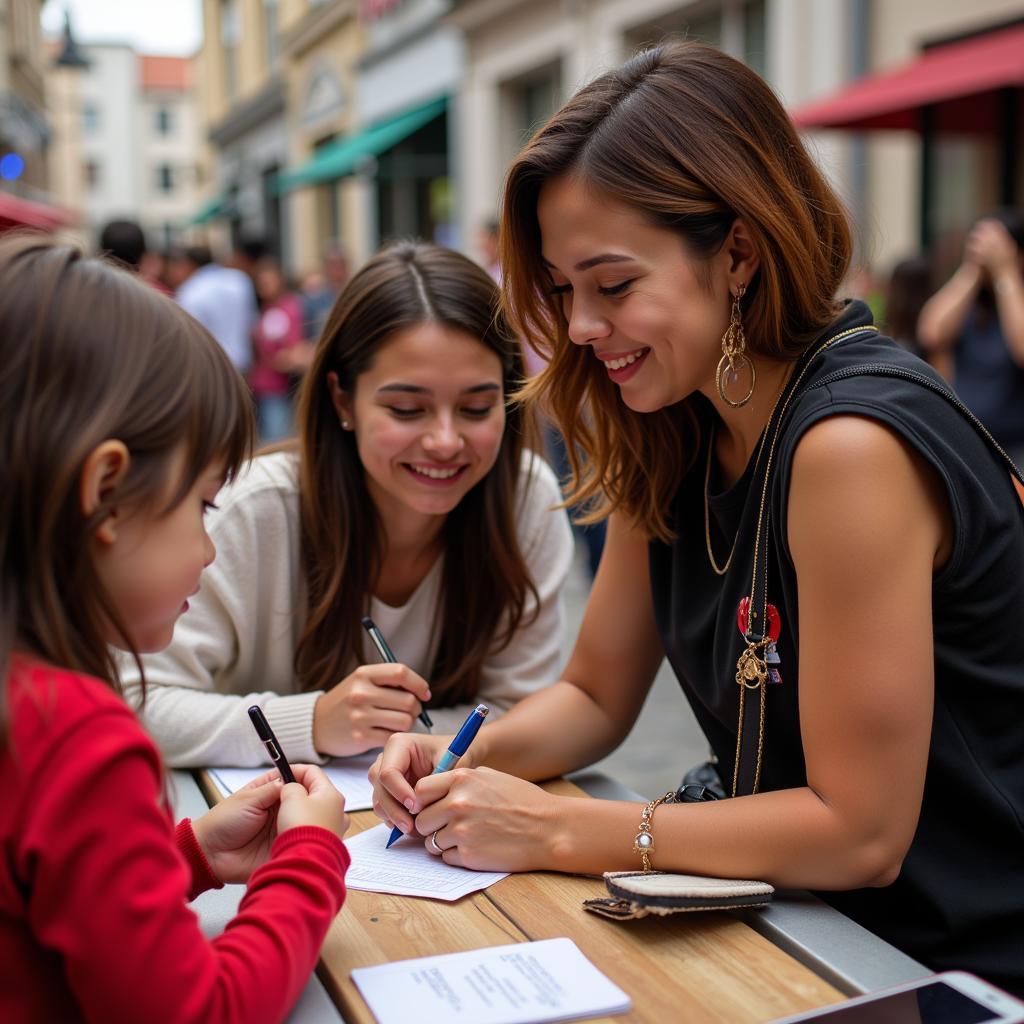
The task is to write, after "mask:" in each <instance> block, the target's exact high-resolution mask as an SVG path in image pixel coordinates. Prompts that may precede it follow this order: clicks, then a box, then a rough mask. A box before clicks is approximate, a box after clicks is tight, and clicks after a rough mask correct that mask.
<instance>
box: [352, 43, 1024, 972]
mask: <svg viewBox="0 0 1024 1024" xmlns="http://www.w3.org/2000/svg"><path fill="white" fill-rule="evenodd" d="M502 239H503V261H502V264H503V267H504V270H505V279H504V286H505V288H506V292H507V303H508V309H509V313H510V317H511V320H512V323H513V325H514V326H515V328H516V329H517V331H518V332H519V333H520V334H521V335H522V336H523V337H525V338H526V339H527V340H528V341H530V342H531V343H533V344H535V345H538V346H540V347H541V348H542V349H544V350H545V351H546V352H548V353H549V354H550V362H549V364H548V366H547V368H546V369H545V370H544V372H543V373H542V374H541V375H540V377H539V378H538V379H537V380H536V381H535V382H532V383H531V385H530V387H529V388H528V390H527V393H526V396H525V397H526V399H527V400H528V401H529V400H536V401H539V402H542V403H543V404H544V405H545V406H546V408H547V409H548V410H549V411H550V412H551V414H552V415H553V416H554V418H555V420H556V421H557V423H558V425H559V427H560V428H561V430H562V431H563V432H564V434H565V436H566V440H567V448H568V450H569V452H570V453H575V452H579V453H580V454H579V456H578V458H577V463H576V466H575V489H574V491H573V493H572V495H571V496H570V500H573V501H587V500H590V501H598V502H601V503H602V505H601V510H600V514H603V515H606V516H608V521H609V529H608V543H607V547H606V549H605V553H604V557H603V560H602V562H601V567H600V569H599V571H598V574H597V578H596V581H595V584H594V588H593V591H592V592H591V596H590V601H589V604H588V607H587V611H586V615H585V618H584V621H583V626H582V629H581V632H580V635H579V639H578V642H577V644H576V648H575V650H574V652H573V654H572V657H571V659H570V661H569V663H568V665H567V667H566V668H565V670H564V674H563V676H562V679H561V681H559V682H557V683H555V684H554V685H553V686H550V687H548V688H547V689H545V690H543V691H541V692H540V693H538V694H537V695H536V696H533V697H530V698H529V699H527V700H525V701H523V702H522V703H521V704H520V705H519V706H518V707H516V708H515V709H514V711H512V712H511V713H510V714H508V715H507V716H505V718H504V719H503V720H502V721H501V722H498V723H496V724H495V725H493V726H488V728H487V729H484V730H483V731H482V732H481V734H480V737H479V739H478V740H477V742H476V743H475V744H474V746H473V747H472V749H471V750H470V752H469V754H468V755H467V758H466V759H464V761H463V764H464V765H466V767H460V768H458V769H456V770H455V771H453V772H449V773H446V774H443V775H434V776H431V775H430V774H429V773H430V771H431V768H432V766H433V765H434V764H436V762H437V760H438V758H439V757H440V756H441V754H442V752H443V750H444V742H445V741H444V738H441V737H421V736H398V737H394V738H392V739H391V740H390V741H389V742H388V744H387V746H386V747H385V749H384V752H383V754H382V755H381V758H380V759H379V761H378V762H377V764H376V765H375V766H374V769H373V770H372V772H371V776H372V777H373V779H374V781H375V786H376V797H377V802H378V805H379V806H380V809H381V813H382V814H383V815H384V816H385V817H386V818H387V819H388V820H389V821H391V822H393V823H394V824H396V825H397V826H398V827H399V828H401V829H402V830H403V831H411V830H413V829H415V830H416V831H418V832H419V833H420V834H422V835H426V836H431V837H432V842H428V844H427V848H428V849H430V850H431V851H432V852H441V853H442V855H443V857H444V859H445V860H446V861H448V862H450V863H453V864H463V865H467V866H469V867H473V868H486V869H499V870H528V869H548V870H562V871H573V872H586V873H599V872H601V871H610V870H628V869H637V870H641V869H647V868H648V867H653V868H655V869H659V870H662V871H675V872H684V873H689V874H697V875H714V876H727V877H732V878H741V879H742V878H760V879H764V880H766V881H769V882H771V883H773V884H775V885H777V886H780V887H787V888H788V887H797V888H806V889H813V890H817V891H819V892H821V893H822V894H823V896H824V897H825V898H826V899H827V900H829V901H830V902H831V903H833V904H834V905H835V906H837V907H839V908H840V909H842V910H843V911H844V912H846V913H848V914H850V915H851V916H852V917H854V918H855V919H856V920H858V921H860V922H861V923H863V924H864V925H866V926H867V927H868V928H870V929H872V930H874V931H876V932H878V933H879V934H880V935H882V936H883V937H885V938H886V939H888V940H890V941H891V942H893V943H894V944H896V945H897V946H899V947H901V948H902V949H904V950H906V951H907V952H908V953H910V954H911V955H913V956H916V957H918V958H919V959H921V960H923V961H924V962H925V963H927V964H929V965H930V966H932V967H935V968H940V967H959V968H966V969H969V970H974V971H976V972H978V973H981V974H984V975H987V976H988V977H990V978H991V979H993V980H994V981H996V982H997V983H1001V984H1003V985H1004V986H1006V987H1008V988H1012V989H1015V990H1016V991H1018V992H1020V991H1021V990H1022V988H1024V886H1022V885H1021V884H1020V880H1021V877H1022V875H1021V871H1022V868H1024V861H1022V853H1021V851H1022V850H1024V830H1022V821H1024V714H1022V712H1024V673H1022V670H1021V666H1022V664H1024V632H1022V631H1021V629H1020V622H1021V617H1022V616H1024V575H1022V573H1021V565H1024V510H1022V505H1021V500H1020V498H1019V497H1018V495H1017V493H1016V492H1015V487H1014V480H1015V479H1016V478H1015V476H1014V474H1015V472H1016V471H1015V470H1013V469H1012V465H1011V463H1010V462H1009V460H1008V459H1006V457H1005V455H1004V454H1003V453H1002V451H1001V449H999V448H998V446H997V445H996V444H995V443H994V442H993V441H992V439H991V437H990V436H989V435H988V433H987V431H986V430H985V428H984V427H983V426H982V425H981V424H980V423H978V422H977V421H976V420H974V419H973V418H972V417H971V415H970V413H968V412H967V411H966V409H965V408H963V407H962V405H961V404H960V403H959V402H958V400H957V399H956V398H955V396H953V395H952V394H951V393H950V392H948V390H947V389H946V387H945V385H944V384H943V382H942V380H941V378H939V377H938V376H937V375H936V374H935V373H934V372H933V371H931V370H930V369H929V368H928V367H927V366H926V365H925V364H923V363H922V362H920V361H919V360H917V359H916V358H915V357H913V356H912V355H910V354H909V353H907V352H905V351H903V350H902V349H900V348H899V347H898V346H896V345H895V344H894V343H892V342H891V341H890V340H888V339H886V338H882V337H880V336H879V335H878V332H877V331H876V329H875V328H874V327H873V325H872V324H871V319H870V314H869V312H868V310H867V308H866V306H864V305H863V304H862V303H859V302H850V303H846V304H843V303H840V302H837V301H836V298H835V296H836V291H837V289H838V287H839V285H840V282H841V281H842V279H843V276H844V274H845V272H846V269H847V266H848V263H849V255H850V231H849V228H848V224H847V220H846V216H845V214H844V212H843V210H842V207H841V205H840V203H839V202H838V200H837V199H836V197H835V195H834V194H833V192H832V191H831V189H830V188H829V187H828V185H827V184H826V182H825V180H824V179H823V177H822V176H821V174H820V173H819V172H818V170H817V169H816V168H815V167H814V165H813V163H812V161H811V160H810V158H809V157H808V155H807V153H806V151H805V149H804V147H803V145H802V143H801V142H800V140H799V138H798V137H797V135H796V132H795V131H794V128H793V126H792V124H791V123H790V121H789V119H788V117H787V116H786V113H785V111H784V110H783V109H782V107H781V105H780V104H779V102H778V100H777V98H776V97H775V96H774V94H773V93H772V92H771V90H770V89H769V88H768V87H767V86H766V85H765V83H764V82H762V81H761V79H759V78H758V77H757V76H756V75H755V74H754V73H753V72H751V71H750V70H749V69H747V68H746V67H744V66H743V65H742V64H740V63H738V62H737V61H735V60H733V59H731V58H729V57H727V56H725V55H724V54H721V53H719V52H718V51H716V50H714V49H712V48H709V47H705V46H701V45H698V44H693V43H683V44H674V45H667V46H664V47H659V48H656V49H653V50H650V51H647V52H644V53H641V54H639V55H638V56H636V57H634V58H633V59H632V60H630V61H629V62H628V63H626V64H625V65H624V66H623V67H621V68H619V69H617V70H615V71H612V72H609V73H607V74H605V75H603V76H601V77H600V78H598V79H597V80H596V81H594V82H592V83H591V84H589V85H587V86H585V87H584V88H583V89H582V90H581V91H580V92H579V93H577V95H576V96H574V97H573V98H572V99H571V100H569V102H568V103H567V104H566V105H565V107H564V108H563V109H562V110H560V111H559V112H558V113H556V114H555V115H554V116H553V117H552V118H551V120H550V121H549V122H548V123H547V124H546V125H545V126H544V127H543V128H541V129H540V130H539V131H538V133H537V134H536V135H535V136H534V138H533V139H532V140H531V141H530V142H529V144H528V145H527V146H526V148H525V149H524V150H523V152H522V153H521V154H520V155H519V157H518V158H517V159H516V160H515V161H514V163H513V165H512V167H511V169H510V171H509V175H508V179H507V184H506V190H505V197H504V208H503V224H502ZM584 411H585V412H586V414H585V415H584ZM1017 482H1018V483H1019V480H1018V481H1017ZM666 656H667V657H668V659H669V661H670V663H671V665H672V667H673V668H674V670H675V672H676V674H677V676H678V678H679V681H680V684H681V685H682V687H683V689H684V691H685V693H686V695H687V697H688V699H689V700H690V703H691V704H692V706H693V709H694V711H695V713H696V715H697V717H698V719H699V721H700V723H701V725H702V727H703V729H704V731H705V733H706V735H707V738H708V740H709V742H710V744H711V747H712V749H713V751H714V753H715V755H716V760H717V767H718V770H719V771H720V773H721V777H722V783H723V788H724V790H725V792H726V793H727V794H728V795H730V796H732V797H734V798H733V799H717V800H714V799H712V800H706V799H702V800H699V801H693V798H694V797H695V796H701V797H707V796H709V795H711V792H709V791H707V790H703V789H702V787H686V788H685V789H684V788H682V787H681V788H680V790H678V791H674V792H672V793H669V794H666V796H665V797H659V798H657V799H655V800H652V801H651V802H650V803H649V804H648V805H647V806H646V807H644V806H643V805H642V804H629V803H613V802H604V801H583V800H572V799H566V798H562V797H557V796H552V795H549V794H547V793H545V792H544V791H542V790H541V789H539V788H537V787H536V786H534V785H532V784H531V783H530V782H528V781H523V780H534V779H545V778H550V777H551V776H556V775H560V774H563V773H565V772H568V771H572V770H574V769H577V768H580V767H582V766H584V765H586V764H589V763H592V762H593V761H595V760H597V759H598V758H600V757H602V756H604V755H605V754H607V753H608V752H609V751H611V750H612V749H613V748H614V747H615V746H616V745H617V744H619V743H620V742H621V741H622V740H623V739H624V738H625V737H626V735H627V734H628V732H629V730H630V728H631V726H632V725H633V723H634V721H635V720H636V717H637V714H638V713H639V710H640V707H641V705H642V704H643V701H644V698H645V696H646V694H647V691H648V689H649V687H650V685H651V681H652V680H653V677H654V674H655V671H656V669H657V667H658V665H659V663H660V662H661V659H662V658H663V657H666ZM467 762H468V764H467ZM682 767H685V766H673V765H666V766H665V777H666V782H668V781H669V780H671V779H673V772H676V771H678V770H679V769H680V768H682ZM506 773H508V774H506ZM675 778H678V776H675ZM713 789H714V787H710V790H711V791H713ZM641 826H643V827H641ZM652 840H653V845H652Z"/></svg>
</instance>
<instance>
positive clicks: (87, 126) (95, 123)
mask: <svg viewBox="0 0 1024 1024" xmlns="http://www.w3.org/2000/svg"><path fill="white" fill-rule="evenodd" d="M99 127H100V112H99V108H98V107H97V106H96V105H95V104H94V103H86V104H84V105H83V107H82V131H83V132H84V133H85V134H86V135H95V134H96V132H97V131H99Z"/></svg>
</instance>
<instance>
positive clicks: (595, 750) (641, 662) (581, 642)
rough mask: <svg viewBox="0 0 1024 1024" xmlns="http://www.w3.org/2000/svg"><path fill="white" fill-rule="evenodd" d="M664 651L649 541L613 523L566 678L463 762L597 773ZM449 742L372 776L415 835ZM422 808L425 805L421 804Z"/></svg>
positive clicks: (393, 752)
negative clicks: (419, 796)
mask: <svg viewBox="0 0 1024 1024" xmlns="http://www.w3.org/2000/svg"><path fill="white" fill-rule="evenodd" d="M663 656H664V652H663V650H662V647H661V640H660V638H659V637H658V633H657V629H656V628H655V624H654V610H653V607H652V604H651V588H650V578H649V574H648V569H647V538H646V537H645V536H644V535H643V534H642V533H641V532H640V531H638V530H635V529H632V528H630V527H629V526H628V525H627V524H625V523H624V522H622V521H621V520H620V519H619V518H618V517H616V516H613V517H612V518H611V520H610V521H609V527H608V539H607V542H606V544H605V549H604V554H603V555H602V557H601V566H600V568H599V569H598V572H597V577H596V578H595V580H594V585H593V587H592V589H591V591H590V598H589V600H588V601H587V609H586V613H585V614H584V618H583V625H582V627H581V628H580V633H579V637H578V638H577V641H576V646H575V648H574V650H573V654H572V657H571V659H570V661H569V664H568V665H567V666H566V669H565V672H564V673H563V678H562V679H561V680H560V681H559V682H556V683H554V684H552V685H550V686H546V687H544V688H543V689H542V690H540V691H538V692H537V693H535V694H533V695H532V696H529V697H527V698H526V699H525V700H523V701H521V702H520V703H519V704H517V705H516V706H515V707H514V708H513V709H512V710H511V711H509V712H508V713H507V714H506V715H504V716H503V717H502V718H501V720H500V721H498V722H495V723H488V724H487V725H485V726H484V727H483V729H481V730H480V735H479V736H478V738H477V740H476V741H475V742H474V744H473V746H472V747H471V748H470V751H469V753H468V754H467V756H466V758H465V759H464V763H466V764H487V765H490V766H492V767H495V768H500V769H502V770H503V771H509V772H514V773H515V774H517V775H519V776H521V777H522V778H525V779H546V778H551V777H553V776H556V775H561V774H564V773H565V772H569V771H573V770H575V769H577V768H581V767H584V766H585V765H588V764H592V763H593V762H594V761H596V760H598V759H599V758H601V757H602V756H604V755H605V754H606V753H608V752H609V751H611V750H613V749H614V748H615V747H616V746H618V744H619V743H620V742H621V741H622V740H623V738H624V737H625V736H626V734H627V733H628V732H629V730H630V729H631V728H632V726H633V723H634V722H635V721H636V718H637V715H639V713H640V709H641V707H642V706H643V702H644V698H645V697H646V696H647V691H648V690H649V689H650V686H651V683H652V682H653V680H654V675H655V673H656V672H657V670H658V666H659V665H660V664H661V660H662V658H663ZM444 746H445V744H444V741H443V740H442V739H441V738H440V737H429V736H426V737H424V736H418V735H409V736H396V737H394V738H393V739H391V740H390V741H389V742H388V744H387V746H386V747H385V748H384V753H383V754H382V755H381V757H380V758H378V760H377V763H376V764H375V765H374V767H373V768H372V769H371V772H370V777H371V779H372V780H373V781H374V782H375V784H376V792H375V795H376V799H377V809H378V812H379V813H380V814H381V815H382V816H384V817H386V818H387V819H388V820H390V821H392V822H393V823H394V824H396V825H399V826H400V827H401V826H403V825H404V826H405V827H406V830H408V829H410V828H411V827H412V818H411V816H410V815H409V813H408V812H407V810H406V809H405V807H404V806H403V804H404V802H405V801H407V800H409V801H412V800H414V793H413V788H412V787H413V785H415V783H416V781H417V780H418V779H419V778H420V777H421V776H422V775H425V774H427V773H429V771H430V770H431V768H432V767H433V764H434V763H435V762H436V760H437V758H438V757H439V756H440V754H441V752H442V751H443V750H444ZM421 806H422V804H421Z"/></svg>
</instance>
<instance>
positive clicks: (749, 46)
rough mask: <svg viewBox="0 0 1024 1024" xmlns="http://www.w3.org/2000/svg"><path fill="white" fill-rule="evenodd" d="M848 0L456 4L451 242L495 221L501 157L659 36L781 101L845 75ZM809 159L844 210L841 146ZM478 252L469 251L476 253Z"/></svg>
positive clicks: (830, 145) (845, 145)
mask: <svg viewBox="0 0 1024 1024" xmlns="http://www.w3.org/2000/svg"><path fill="white" fill-rule="evenodd" d="M855 6H856V5H855V4H853V3H851V2H849V0H814V2H812V0H716V2H708V0H697V2H694V0H691V2H680V0H561V2H551V0H457V2H456V3H455V4H454V10H453V13H452V16H451V21H452V23H453V24H454V25H456V26H457V27H458V28H459V29H460V30H461V31H462V33H463V36H464V47H465V72H464V74H463V78H462V88H461V90H460V93H459V111H460V117H459V128H458V168H459V171H458V181H459V185H460V190H459V213H460V221H461V237H462V238H464V239H466V240H471V239H472V238H473V229H474V228H476V227H477V226H479V225H480V224H482V223H485V222H486V221H487V220H489V219H491V218H493V217H494V216H495V213H496V210H497V203H498V196H499V194H500V191H501V183H502V179H503V176H504V173H505V169H506V167H507V166H508V163H509V161H510V160H511V159H512V157H513V156H514V155H515V153H516V152H517V151H518V149H519V148H520V147H521V146H522V144H523V143H524V142H525V141H526V140H527V139H528V138H529V136H530V134H531V133H532V132H533V130H534V129H535V128H537V127H538V126H539V125H540V124H541V123H543V121H544V119H545V118H546V117H548V116H549V115H550V114H551V113H552V112H553V111H554V110H556V109H557V108H558V107H559V106H560V105H561V104H562V103H563V102H564V101H565V100H566V99H568V97H569V96H571V95H572V94H573V92H575V91H576V90H577V89H578V88H579V87H580V86H581V85H583V84H584V83H585V82H587V81H589V80H590V79H591V78H593V77H595V76H596V75H598V74H600V73H601V72H602V71H604V70H607V69H609V68H611V67H613V66H615V65H616V64H618V63H621V62H622V61H623V60H625V59H626V58H627V57H628V56H629V55H630V54H631V53H634V52H635V51H636V50H638V49H640V48H642V47H644V46H648V45H652V44H654V43H657V42H659V41H661V40H664V39H667V38H673V37H675V38H690V39H698V40H701V41H703V42H707V43H711V44H713V45H715V46H719V47H721V48H722V49H723V50H725V51H726V52H727V53H730V54H732V55H733V56H735V57H738V58H739V59H741V60H743V61H745V62H746V63H747V64H749V65H750V66H751V67H753V68H754V69H755V70H756V71H758V72H759V73H761V74H763V75H764V76H765V77H766V78H767V79H768V81H769V82H771V83H772V84H773V85H774V86H775V88H776V89H777V91H778V92H779V93H780V94H781V95H782V97H783V99H784V100H785V101H786V102H787V103H794V102H799V101H801V100H803V99H805V98H806V97H808V96H810V95H814V94H815V93H816V92H823V91H827V90H829V89H831V88H835V87H837V86H838V85H839V83H841V82H842V81H843V80H844V79H845V77H846V75H847V71H846V68H847V64H848V61H849V47H848V26H849V21H850V18H851V16H852V12H853V9H854V8H855ZM819 156H820V157H821V158H822V161H823V163H824V164H825V165H826V167H827V168H828V169H829V171H830V173H832V175H833V177H834V178H835V179H837V180H838V181H839V182H840V185H841V188H842V190H843V191H844V194H845V195H846V196H847V199H848V200H849V201H851V205H856V201H857V197H856V196H851V194H850V191H851V183H853V178H852V176H851V175H849V174H848V173H846V171H847V168H848V164H849V160H850V145H849V142H848V141H847V140H845V139H837V140H830V141H828V142H827V143H826V144H824V145H823V146H822V147H820V153H819ZM477 255H479V254H477Z"/></svg>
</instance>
